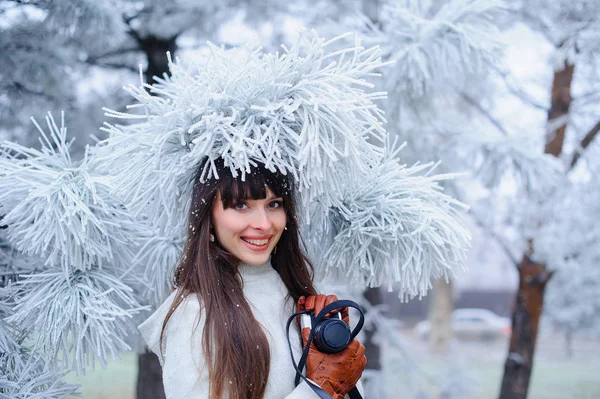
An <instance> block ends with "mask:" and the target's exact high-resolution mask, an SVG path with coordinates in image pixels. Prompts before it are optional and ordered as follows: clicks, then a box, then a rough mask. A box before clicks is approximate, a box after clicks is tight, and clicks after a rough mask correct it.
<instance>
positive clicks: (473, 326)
mask: <svg viewBox="0 0 600 399" xmlns="http://www.w3.org/2000/svg"><path fill="white" fill-rule="evenodd" d="M452 330H453V333H454V336H455V337H457V338H464V339H496V338H500V337H506V336H509V335H510V333H511V321H510V319H509V318H507V317H501V316H498V315H497V314H496V313H494V312H492V311H491V310H487V309H470V308H464V309H456V310H455V311H454V312H452ZM414 331H415V334H416V335H417V337H419V338H421V339H427V338H428V337H429V333H430V331H431V324H430V323H429V321H428V320H423V321H421V322H419V323H417V325H416V326H415V329H414Z"/></svg>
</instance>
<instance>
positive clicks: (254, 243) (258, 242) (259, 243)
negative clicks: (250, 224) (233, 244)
mask: <svg viewBox="0 0 600 399" xmlns="http://www.w3.org/2000/svg"><path fill="white" fill-rule="evenodd" d="M242 240H244V241H246V242H249V243H250V244H252V245H258V246H261V245H265V244H266V243H268V242H269V239H268V238H267V239H265V240H250V239H248V238H242Z"/></svg>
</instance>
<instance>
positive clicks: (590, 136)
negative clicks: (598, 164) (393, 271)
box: [570, 122, 600, 169]
mask: <svg viewBox="0 0 600 399" xmlns="http://www.w3.org/2000/svg"><path fill="white" fill-rule="evenodd" d="M598 132H600V122H598V123H596V124H595V125H594V127H592V129H591V130H590V131H589V132H587V134H586V135H585V137H584V138H583V140H581V143H580V144H579V146H578V147H577V148H576V149H575V152H574V153H573V159H572V160H571V167H570V168H571V169H573V168H574V167H575V165H576V164H577V161H579V158H580V157H581V154H583V152H584V151H585V150H586V148H588V146H589V145H590V144H591V143H592V141H594V139H595V138H596V136H597V135H598Z"/></svg>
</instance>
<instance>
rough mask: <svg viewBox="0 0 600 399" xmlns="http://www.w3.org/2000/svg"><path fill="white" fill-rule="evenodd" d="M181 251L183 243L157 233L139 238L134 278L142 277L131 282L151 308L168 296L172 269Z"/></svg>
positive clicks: (134, 264)
mask: <svg viewBox="0 0 600 399" xmlns="http://www.w3.org/2000/svg"><path fill="white" fill-rule="evenodd" d="M182 250H183V241H182V240H175V239H172V238H171V237H165V236H161V235H160V234H159V233H156V234H151V235H147V236H145V237H141V238H140V249H139V251H138V253H137V255H136V256H135V260H134V263H133V267H134V268H136V269H137V272H136V273H135V274H134V276H138V274H139V275H143V277H142V278H141V279H137V280H138V281H131V283H130V285H135V287H136V288H138V289H139V291H140V294H141V296H142V297H143V298H145V299H147V300H148V301H149V302H150V303H151V304H152V305H153V306H155V307H157V306H158V305H160V304H161V303H162V302H163V301H164V300H165V298H166V297H167V296H168V295H169V293H170V291H171V286H172V280H173V272H174V267H175V266H176V264H177V261H178V259H179V256H180V255H181V252H182Z"/></svg>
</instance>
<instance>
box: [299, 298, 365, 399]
mask: <svg viewBox="0 0 600 399" xmlns="http://www.w3.org/2000/svg"><path fill="white" fill-rule="evenodd" d="M334 301H337V297H336V296H335V295H327V296H325V295H316V296H309V297H308V298H306V299H304V297H301V298H300V299H299V300H298V304H297V308H298V310H299V311H300V310H305V309H308V310H313V312H314V313H315V315H316V314H318V313H319V312H320V311H321V310H323V308H324V307H325V306H327V305H328V304H330V303H332V302H334ZM342 318H343V320H344V321H345V322H346V323H349V321H350V320H349V319H350V318H349V315H348V309H347V308H346V309H345V311H344V310H342ZM309 335H310V328H308V327H307V328H304V329H303V330H302V342H303V344H304V345H306V343H307V342H308V336H309ZM366 364H367V358H366V357H365V347H364V346H363V345H362V344H361V343H360V342H359V341H358V340H357V339H354V340H352V342H350V345H348V347H347V348H346V349H344V350H343V351H341V352H339V353H331V354H326V353H322V352H319V350H318V349H317V348H316V347H315V345H314V343H312V342H311V344H310V348H309V351H308V356H307V358H306V378H308V379H310V380H312V381H314V382H315V383H316V384H317V385H319V386H320V387H321V388H323V389H324V390H325V391H326V392H327V393H329V394H330V395H331V397H333V398H334V399H343V397H344V396H345V395H346V394H347V393H348V392H350V390H351V389H352V388H354V386H355V385H356V383H357V382H358V380H359V378H360V376H361V375H362V372H363V370H364V369H365V365H366Z"/></svg>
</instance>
